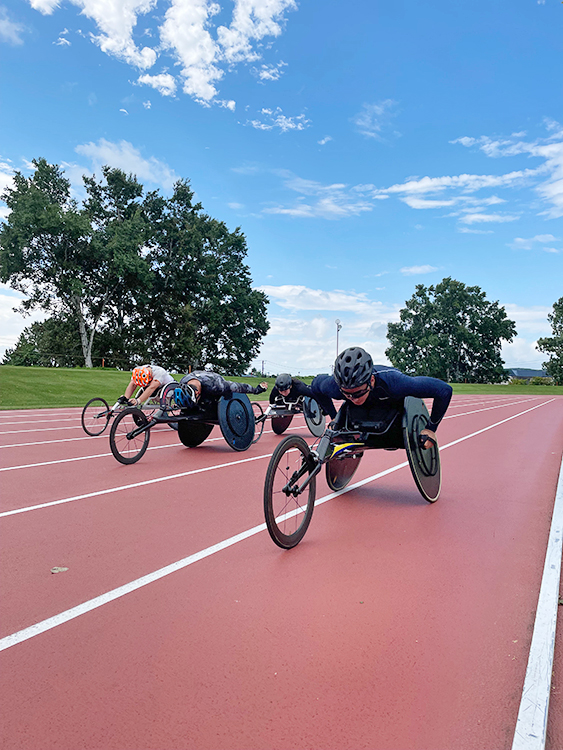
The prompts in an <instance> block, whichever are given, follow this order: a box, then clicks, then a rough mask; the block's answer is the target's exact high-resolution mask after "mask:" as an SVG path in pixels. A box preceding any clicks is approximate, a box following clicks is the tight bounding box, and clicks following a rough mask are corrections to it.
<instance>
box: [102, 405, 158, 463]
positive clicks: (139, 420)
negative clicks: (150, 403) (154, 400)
mask: <svg viewBox="0 0 563 750" xmlns="http://www.w3.org/2000/svg"><path fill="white" fill-rule="evenodd" d="M148 423H149V420H148V419H147V417H146V415H145V414H143V412H142V411H141V410H140V409H137V408H135V407H131V408H128V409H124V410H123V411H122V412H121V413H120V414H118V415H117V417H116V418H115V419H114V420H113V424H112V426H111V430H110V433H109V445H110V448H111V452H112V453H113V455H114V456H115V458H116V459H117V460H118V461H119V462H120V463H122V464H134V463H135V462H136V461H138V460H139V459H140V458H142V457H143V456H144V454H145V451H146V450H147V448H148V447H149V440H150V428H148V429H146V430H144V431H143V432H141V433H139V434H138V435H134V434H133V433H135V432H136V431H137V430H138V429H139V428H140V427H144V426H145V425H147V424H148Z"/></svg>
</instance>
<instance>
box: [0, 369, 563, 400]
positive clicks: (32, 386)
mask: <svg viewBox="0 0 563 750" xmlns="http://www.w3.org/2000/svg"><path fill="white" fill-rule="evenodd" d="M182 374H183V373H182ZM181 376H182V375H176V376H175V377H176V378H177V379H180V377H181ZM129 379H130V373H129V372H120V371H118V370H109V369H102V368H99V369H93V370H87V369H85V368H75V369H64V368H59V367H12V366H10V365H1V366H0V409H38V408H49V407H51V408H54V407H61V406H84V404H85V403H86V402H87V401H89V400H90V399H91V398H93V397H94V396H101V397H102V398H105V399H106V400H107V401H108V402H110V403H112V402H113V401H115V400H116V399H117V397H118V396H120V395H121V394H122V393H123V392H124V390H125V388H126V386H127V383H128V382H129ZM229 379H230V380H238V381H243V382H245V383H251V384H252V385H257V384H258V383H259V382H260V381H261V380H262V378H258V377H250V376H247V377H241V378H239V377H232V378H229ZM264 380H266V382H267V383H268V384H269V386H270V387H271V386H272V385H273V384H274V380H275V378H273V377H272V378H268V377H265V378H264ZM302 380H303V381H304V382H305V383H310V382H311V380H312V377H304V378H302ZM454 393H475V394H482V393H486V394H493V393H496V394H500V393H503V394H533V395H539V396H547V395H550V396H551V395H557V396H563V386H546V385H454ZM267 397H268V393H264V394H261V395H260V396H259V397H258V398H260V399H266V398H267ZM253 398H257V397H253Z"/></svg>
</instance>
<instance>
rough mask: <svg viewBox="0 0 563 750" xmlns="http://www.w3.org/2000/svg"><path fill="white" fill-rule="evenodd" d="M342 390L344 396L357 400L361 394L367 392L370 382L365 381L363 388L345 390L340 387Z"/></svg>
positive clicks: (369, 388)
mask: <svg viewBox="0 0 563 750" xmlns="http://www.w3.org/2000/svg"><path fill="white" fill-rule="evenodd" d="M340 390H341V391H342V395H343V396H344V398H348V399H350V401H357V400H358V399H359V398H362V396H365V395H366V393H368V392H369V391H370V390H371V387H370V384H369V383H366V387H365V388H361V389H360V390H357V391H345V390H343V389H342V388H341V389H340Z"/></svg>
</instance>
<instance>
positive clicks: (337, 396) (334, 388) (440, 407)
mask: <svg viewBox="0 0 563 750" xmlns="http://www.w3.org/2000/svg"><path fill="white" fill-rule="evenodd" d="M380 368H383V366H382V365H374V368H373V374H374V375H375V386H374V387H373V388H372V390H371V392H370V394H369V396H368V398H367V399H366V401H365V402H364V404H363V405H362V406H365V407H367V408H369V407H370V406H374V405H375V404H376V403H380V404H381V405H384V404H385V401H387V400H389V401H396V400H400V399H404V398H405V397H406V396H416V397H418V398H431V399H432V411H431V413H430V421H429V422H428V425H427V427H428V429H429V430H432V431H433V432H435V431H436V429H437V427H438V425H439V424H440V422H441V420H442V418H443V416H444V414H445V413H446V410H447V408H448V406H449V403H450V400H451V397H452V393H453V390H452V387H451V385H449V384H448V383H445V382H444V381H443V380H438V378H429V377H426V376H424V375H418V376H415V377H411V376H410V375H405V374H404V373H402V372H400V370H396V369H394V368H385V369H380ZM311 390H312V391H313V396H314V397H315V400H316V401H318V403H319V404H320V405H321V407H322V408H323V409H324V411H325V412H327V414H329V415H330V416H331V418H332V419H334V417H335V416H336V409H335V408H334V405H333V404H332V400H333V399H334V400H339V401H341V400H342V399H344V396H343V395H342V391H341V390H340V388H339V387H338V384H337V383H336V380H335V379H334V377H333V376H332V375H327V374H323V375H317V376H316V378H314V380H313V382H312V383H311Z"/></svg>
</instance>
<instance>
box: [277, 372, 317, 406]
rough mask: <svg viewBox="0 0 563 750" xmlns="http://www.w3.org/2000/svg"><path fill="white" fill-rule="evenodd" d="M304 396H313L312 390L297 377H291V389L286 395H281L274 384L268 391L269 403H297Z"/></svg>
mask: <svg viewBox="0 0 563 750" xmlns="http://www.w3.org/2000/svg"><path fill="white" fill-rule="evenodd" d="M305 396H309V398H313V391H312V390H311V389H310V388H309V386H308V385H305V383H304V382H303V381H302V380H299V378H292V379H291V389H290V391H289V393H288V394H287V396H282V395H281V393H280V392H279V390H278V388H277V387H276V386H274V387H273V388H272V390H271V391H270V403H271V404H275V403H282V404H284V403H297V402H298V401H299V400H300V399H303V398H304V397H305Z"/></svg>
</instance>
